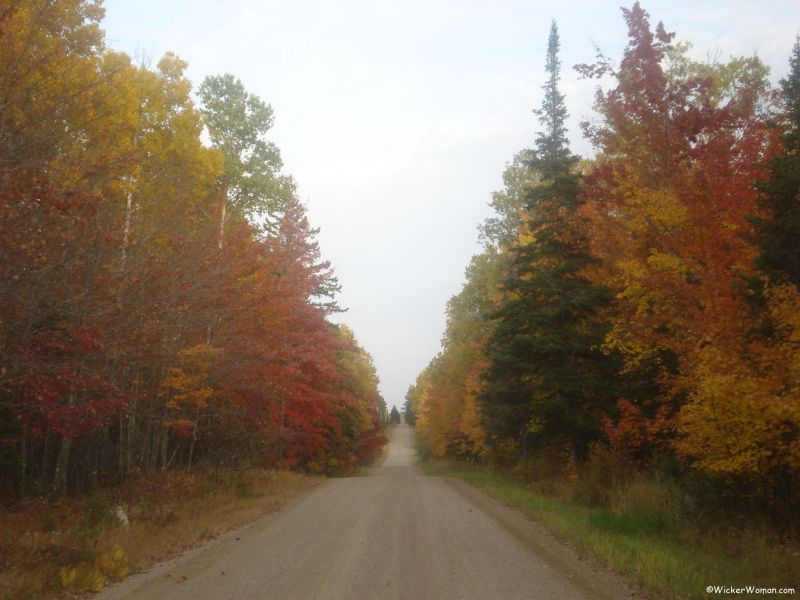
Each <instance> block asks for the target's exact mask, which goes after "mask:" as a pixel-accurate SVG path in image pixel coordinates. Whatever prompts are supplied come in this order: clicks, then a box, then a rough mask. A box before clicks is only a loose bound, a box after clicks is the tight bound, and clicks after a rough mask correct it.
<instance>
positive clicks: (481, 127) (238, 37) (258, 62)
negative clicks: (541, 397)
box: [104, 0, 800, 407]
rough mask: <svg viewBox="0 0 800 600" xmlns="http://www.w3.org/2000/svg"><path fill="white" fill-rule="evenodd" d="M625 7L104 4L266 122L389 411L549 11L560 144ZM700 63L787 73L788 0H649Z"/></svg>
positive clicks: (524, 98)
mask: <svg viewBox="0 0 800 600" xmlns="http://www.w3.org/2000/svg"><path fill="white" fill-rule="evenodd" d="M620 4H622V2H621V1H620V0H617V1H616V2H613V1H612V2H609V1H606V0H602V1H601V0H597V1H593V2H590V1H586V2H583V1H577V0H559V1H558V2H541V1H538V0H393V1H389V0H227V1H226V2H220V1H219V0H213V1H212V0H106V2H105V6H106V20H105V23H104V26H105V29H106V31H107V41H108V43H109V45H110V46H111V47H113V48H116V49H119V50H123V51H125V52H128V53H129V54H131V55H136V56H138V57H144V58H146V59H149V60H150V61H151V62H152V63H153V64H155V63H156V62H157V61H158V59H159V58H160V56H161V55H162V54H163V53H164V52H166V51H168V50H171V51H174V52H176V53H177V54H178V55H179V56H181V57H182V58H183V59H184V60H186V61H188V62H189V71H188V74H189V77H190V78H191V79H192V80H193V81H194V82H195V84H196V85H197V84H199V83H200V82H201V81H202V79H203V78H204V77H205V76H206V75H213V74H219V73H226V72H227V73H233V74H234V75H236V76H237V77H239V78H240V79H241V80H242V81H243V82H244V84H245V86H246V88H247V89H248V91H250V92H251V93H254V94H256V95H258V96H260V97H261V98H262V99H263V100H265V101H267V102H269V103H270V104H271V105H272V107H273V109H274V111H275V114H276V125H275V127H274V129H273V130H272V135H271V139H272V140H273V141H274V142H275V143H276V144H277V145H278V146H279V147H280V148H281V151H282V154H283V159H284V163H285V171H286V172H287V173H290V174H291V175H293V176H294V178H295V179H296V180H297V183H298V189H299V193H300V196H301V198H302V199H303V200H304V201H307V204H308V210H309V214H310V219H311V221H312V224H313V225H315V226H318V227H320V228H321V233H320V236H319V239H320V243H321V247H322V251H323V254H324V256H325V257H326V258H327V259H329V260H330V261H332V262H333V264H334V266H335V268H336V272H337V274H338V275H339V278H340V281H341V283H342V285H343V292H342V294H341V297H340V303H341V304H342V305H343V306H345V307H347V308H348V309H349V311H348V312H347V313H346V314H344V315H343V317H342V320H343V321H344V322H346V323H347V324H348V325H350V326H351V327H352V328H353V329H354V330H355V332H356V335H357V336H358V338H359V340H360V341H361V343H362V344H363V345H364V346H365V347H366V348H367V350H368V351H370V352H371V353H372V355H373V356H374V358H375V363H376V365H377V367H378V373H379V376H380V378H381V391H382V393H383V395H384V397H385V398H386V400H387V402H388V403H389V406H391V405H393V404H396V405H397V406H398V407H399V406H400V405H401V404H402V402H403V398H404V396H405V392H406V390H407V389H408V386H409V385H410V384H412V383H413V382H414V379H415V377H416V375H417V373H418V372H419V371H420V370H421V369H422V368H423V367H424V366H425V365H426V364H427V362H428V361H429V360H430V359H431V358H432V357H433V355H434V354H435V353H436V352H437V351H438V350H439V343H440V339H441V335H442V330H443V327H444V307H445V303H446V301H447V300H448V298H449V297H450V296H452V295H453V294H455V293H456V292H458V290H459V289H460V287H461V284H462V282H463V272H464V267H465V266H466V265H467V262H468V260H469V257H470V256H471V255H472V254H474V253H475V252H477V251H478V250H479V247H478V243H477V231H476V227H477V225H478V224H479V223H480V222H481V221H482V220H483V219H485V218H486V217H487V216H489V213H490V209H489V208H488V206H487V202H488V201H489V197H490V194H491V192H492V191H493V190H496V189H499V188H500V186H501V174H502V170H503V166H504V164H505V163H506V162H507V161H508V160H509V159H510V158H511V157H512V156H513V155H514V153H515V152H517V151H518V150H520V149H521V148H523V147H526V146H529V145H530V143H531V140H532V138H533V134H534V131H535V128H536V121H535V117H534V116H533V115H532V114H531V109H532V108H534V107H536V106H538V104H539V102H540V99H541V94H540V89H539V85H540V84H541V82H542V78H543V64H544V52H545V47H546V39H547V32H548V28H549V23H550V20H551V19H556V21H557V22H558V26H559V30H560V33H561V42H562V53H561V57H562V60H563V64H564V73H563V83H562V91H563V92H564V93H565V94H566V95H567V103H568V108H569V110H570V113H571V121H570V129H571V136H572V143H573V149H574V150H576V151H578V152H580V153H584V154H585V153H588V152H590V148H589V147H588V145H587V144H586V142H585V141H583V140H581V138H580V135H579V132H578V127H577V123H578V122H579V121H581V120H584V119H586V118H587V117H590V116H591V101H592V94H593V90H594V85H595V84H594V83H592V82H587V81H580V80H578V79H577V77H576V75H575V74H574V72H573V71H572V69H571V68H570V67H571V65H573V64H575V63H579V62H591V61H592V59H593V57H594V55H595V45H596V46H597V47H599V48H601V49H602V50H603V51H604V52H605V53H606V54H608V55H610V56H612V57H619V56H620V53H621V50H622V48H623V47H624V44H625V40H626V30H625V26H624V23H623V20H622V18H621V13H620V11H619V6H620ZM643 6H644V7H645V8H646V9H647V10H648V11H649V12H650V14H651V16H652V22H653V23H655V22H657V21H658V20H663V21H664V23H665V25H666V26H667V29H668V30H670V31H676V32H677V33H678V38H679V39H682V40H686V41H691V42H692V43H693V44H694V49H693V52H694V54H695V55H696V56H697V57H698V58H703V57H705V56H707V55H715V54H718V55H720V56H721V58H723V59H726V58H728V57H729V56H730V55H742V54H745V55H750V54H752V53H754V52H756V53H757V54H758V55H759V56H760V57H761V58H762V59H763V60H764V61H765V62H766V63H767V64H768V65H770V66H771V67H772V72H773V77H772V78H773V80H774V81H776V80H777V79H779V78H780V77H782V76H783V75H784V74H785V71H786V68H787V66H788V57H789V52H790V49H791V46H792V43H793V41H794V37H795V34H796V32H797V31H798V28H800V10H798V8H800V7H799V6H798V4H797V0H767V1H762V2H755V1H745V0H719V1H706V0H695V1H693V2H689V1H685V0H673V1H669V2H664V1H651V2H644V3H643Z"/></svg>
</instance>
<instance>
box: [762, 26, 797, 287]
mask: <svg viewBox="0 0 800 600" xmlns="http://www.w3.org/2000/svg"><path fill="white" fill-rule="evenodd" d="M781 84H782V91H783V94H782V99H783V105H784V111H783V115H782V117H783V118H784V124H783V125H784V127H785V132H784V135H783V139H782V141H783V152H782V153H781V155H780V156H778V157H776V158H775V159H773V160H772V161H771V162H770V164H769V178H768V179H767V181H766V182H764V183H763V184H762V185H761V186H760V191H761V206H762V208H763V209H764V210H765V212H766V213H767V216H766V217H765V218H764V219H759V220H757V221H756V227H757V232H758V233H757V235H758V243H759V246H760V254H759V257H758V261H757V265H758V267H759V269H761V270H762V271H763V272H764V273H766V274H767V275H768V276H769V278H770V279H771V280H772V281H774V282H777V283H792V284H794V285H795V286H798V287H800V36H798V38H797V39H796V40H795V43H794V48H793V49H792V56H791V58H790V59H789V75H788V76H787V77H786V79H784V80H783V81H782V82H781Z"/></svg>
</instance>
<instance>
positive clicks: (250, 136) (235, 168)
mask: <svg viewBox="0 0 800 600" xmlns="http://www.w3.org/2000/svg"><path fill="white" fill-rule="evenodd" d="M197 95H198V96H199V97H200V101H201V103H202V114H203V118H204V119H205V124H206V128H207V130H208V135H209V137H210V138H211V142H212V144H213V146H214V147H215V148H217V149H218V150H219V151H220V152H221V153H222V155H223V157H224V171H223V175H222V177H221V178H220V182H219V190H220V192H219V193H220V244H221V243H222V229H223V228H224V224H225V215H226V210H227V207H228V206H233V207H234V208H236V209H237V210H238V211H240V213H241V214H243V215H244V216H247V217H250V218H251V220H256V221H257V220H263V222H264V224H265V225H266V226H267V228H268V229H270V226H271V225H272V224H273V223H274V220H275V219H274V217H275V215H276V214H278V213H280V211H281V210H282V209H283V207H284V205H285V203H286V202H287V201H288V200H289V198H290V197H291V195H292V193H293V191H294V184H293V182H292V180H291V178H289V177H286V176H282V175H281V174H280V170H281V168H282V166H283V163H282V161H281V156H280V151H279V150H278V148H277V146H275V144H273V143H272V142H269V141H268V140H267V139H266V134H267V132H268V131H269V130H270V129H271V128H272V125H273V123H274V120H275V119H274V115H273V112H272V107H271V106H270V105H268V104H266V103H264V102H263V101H262V100H261V99H260V98H259V97H258V96H255V95H253V94H250V93H248V92H247V90H245V88H244V85H243V84H242V82H241V81H240V80H239V79H237V78H235V77H234V76H233V75H231V74H227V73H226V74H224V75H216V76H209V77H206V78H205V80H204V81H203V83H202V84H201V85H200V88H199V89H198V91H197Z"/></svg>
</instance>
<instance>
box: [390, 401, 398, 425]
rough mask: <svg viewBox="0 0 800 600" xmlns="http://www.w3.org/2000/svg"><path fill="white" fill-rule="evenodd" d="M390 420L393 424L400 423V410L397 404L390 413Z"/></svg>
mask: <svg viewBox="0 0 800 600" xmlns="http://www.w3.org/2000/svg"><path fill="white" fill-rule="evenodd" d="M389 422H390V423H391V424H392V425H400V411H399V410H397V407H396V406H393V407H392V411H391V412H390V413H389Z"/></svg>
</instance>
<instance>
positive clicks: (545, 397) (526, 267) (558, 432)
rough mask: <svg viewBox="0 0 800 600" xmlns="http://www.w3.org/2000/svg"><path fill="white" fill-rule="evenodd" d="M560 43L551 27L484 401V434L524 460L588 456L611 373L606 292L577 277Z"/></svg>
mask: <svg viewBox="0 0 800 600" xmlns="http://www.w3.org/2000/svg"><path fill="white" fill-rule="evenodd" d="M559 45H560V44H559V36H558V29H557V27H556V24H555V22H553V23H552V25H551V27H550V36H549V41H548V48H547V61H546V70H547V75H548V78H547V81H546V83H545V84H544V85H543V86H542V88H543V90H544V99H543V102H542V106H541V109H539V110H537V111H535V113H536V114H537V115H538V116H539V122H540V123H541V126H542V131H541V132H540V133H538V134H537V136H536V141H535V146H536V147H535V151H534V153H533V158H532V159H531V160H530V162H529V168H530V169H532V170H533V171H534V172H535V174H536V175H538V181H539V182H538V183H537V184H535V185H533V186H531V187H530V188H529V189H528V190H527V191H526V194H525V210H526V212H527V213H528V216H529V219H528V227H529V231H528V233H529V235H528V236H524V237H523V240H524V239H527V240H528V241H525V242H522V243H521V244H520V245H518V246H517V247H516V249H515V250H514V256H513V261H512V264H511V267H510V270H509V273H508V274H507V279H506V282H505V286H504V287H505V289H504V291H505V294H504V296H505V300H504V301H503V302H502V303H501V306H500V307H499V308H498V310H497V312H496V313H495V315H494V317H495V319H496V328H495V330H494V333H493V335H492V337H491V339H490V341H489V344H488V356H489V361H490V364H489V367H488V369H487V371H486V373H485V383H486V387H485V390H484V393H483V395H482V404H483V411H484V414H485V416H486V420H487V423H486V426H487V431H488V432H489V434H490V435H491V436H493V437H494V438H495V439H513V440H515V441H517V442H518V443H519V444H520V447H521V450H522V453H523V457H524V455H525V454H526V453H527V451H528V450H529V449H532V448H534V447H536V446H541V445H544V444H546V443H548V442H558V443H569V444H571V445H572V447H573V448H574V449H575V450H577V451H578V452H579V453H580V452H581V451H582V450H583V449H585V447H586V445H587V444H588V442H589V441H591V439H592V438H593V437H595V435H596V423H597V419H596V418H595V419H593V418H592V415H591V413H592V412H593V408H594V406H596V404H597V403H598V401H601V400H602V399H603V398H605V397H607V395H608V391H609V387H610V381H611V376H612V375H613V369H609V368H608V364H607V358H606V357H605V356H604V355H603V354H602V353H601V351H600V345H601V343H602V341H603V338H604V335H605V333H606V326H605V325H604V323H603V322H602V320H601V319H600V318H599V317H598V312H599V311H600V310H601V309H602V308H603V307H604V306H607V304H608V303H609V301H610V293H609V291H608V290H607V289H605V288H602V287H598V286H595V285H593V284H592V283H591V282H590V281H589V280H588V279H587V278H586V277H585V275H584V271H585V269H586V267H587V266H589V265H590V264H591V263H592V262H593V260H594V259H593V258H592V256H591V255H590V254H589V252H588V249H587V241H586V238H585V236H584V234H583V233H582V230H583V225H582V220H581V218H580V216H579V214H578V208H579V206H580V205H581V199H580V195H579V175H578V174H577V172H576V171H577V169H576V163H577V161H578V157H577V156H575V155H573V154H572V153H571V152H570V149H569V145H568V141H567V137H566V126H565V120H566V118H567V110H566V106H565V105H564V96H563V95H562V94H561V93H560V92H559V87H558V86H559V79H560V67H561V61H560V59H559V57H558V51H559ZM532 179H533V178H532Z"/></svg>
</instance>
